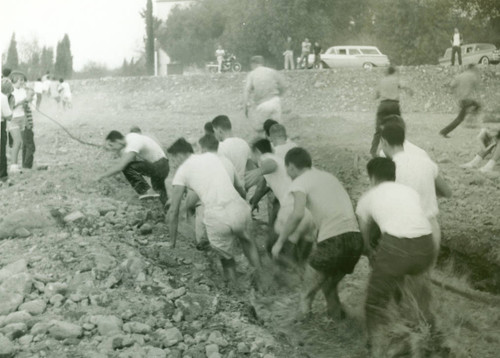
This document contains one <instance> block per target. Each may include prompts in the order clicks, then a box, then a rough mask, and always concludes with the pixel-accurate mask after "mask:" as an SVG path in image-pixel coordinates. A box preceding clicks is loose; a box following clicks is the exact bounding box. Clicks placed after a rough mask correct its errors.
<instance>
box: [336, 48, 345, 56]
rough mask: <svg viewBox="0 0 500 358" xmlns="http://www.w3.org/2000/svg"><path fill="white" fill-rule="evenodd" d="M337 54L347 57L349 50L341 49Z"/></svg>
mask: <svg viewBox="0 0 500 358" xmlns="http://www.w3.org/2000/svg"><path fill="white" fill-rule="evenodd" d="M337 53H338V54H339V55H347V50H346V49H345V48H339V49H338V50H337Z"/></svg>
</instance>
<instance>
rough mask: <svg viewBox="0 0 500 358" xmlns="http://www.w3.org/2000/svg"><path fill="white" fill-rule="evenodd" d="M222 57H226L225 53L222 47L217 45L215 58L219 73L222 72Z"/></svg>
mask: <svg viewBox="0 0 500 358" xmlns="http://www.w3.org/2000/svg"><path fill="white" fill-rule="evenodd" d="M224 56H226V51H224V49H223V48H222V46H221V45H219V46H218V47H217V50H215V58H216V59H217V66H218V67H217V68H218V71H219V73H221V72H222V62H224Z"/></svg>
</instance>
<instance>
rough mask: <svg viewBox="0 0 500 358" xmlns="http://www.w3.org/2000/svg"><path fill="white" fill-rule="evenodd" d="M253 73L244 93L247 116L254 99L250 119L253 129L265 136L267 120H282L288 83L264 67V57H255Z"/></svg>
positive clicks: (276, 72)
mask: <svg viewBox="0 0 500 358" xmlns="http://www.w3.org/2000/svg"><path fill="white" fill-rule="evenodd" d="M250 63H251V66H252V71H251V72H250V73H249V74H248V76H247V79H246V85H245V89H244V92H243V97H244V98H243V100H244V106H245V116H246V117H247V118H248V115H249V109H250V107H251V103H250V99H251V98H252V99H253V101H252V102H253V107H254V109H253V111H252V113H251V114H252V115H251V118H250V121H251V124H252V126H253V129H254V130H255V131H256V132H257V134H258V135H260V136H263V133H262V127H263V124H264V122H265V121H266V120H267V119H274V120H275V121H278V122H279V121H280V120H281V99H280V96H282V95H283V93H285V90H286V83H285V79H284V78H283V77H282V76H281V74H280V73H279V72H278V71H276V70H273V69H272V68H269V67H265V66H264V58H263V57H262V56H254V57H252V59H251V61H250Z"/></svg>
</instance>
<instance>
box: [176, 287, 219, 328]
mask: <svg viewBox="0 0 500 358" xmlns="http://www.w3.org/2000/svg"><path fill="white" fill-rule="evenodd" d="M167 298H168V295H167ZM213 300H214V297H213V296H210V295H205V294H193V293H188V294H186V295H185V296H183V297H181V298H179V299H177V300H176V301H175V306H176V307H177V308H178V309H180V310H181V311H182V313H183V316H184V319H185V320H186V321H188V322H190V321H194V320H195V319H196V318H198V317H199V316H200V315H201V314H203V313H205V314H206V313H208V312H210V311H212V310H214V309H215V307H214V304H213Z"/></svg>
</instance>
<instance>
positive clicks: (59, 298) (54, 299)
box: [49, 293, 64, 307]
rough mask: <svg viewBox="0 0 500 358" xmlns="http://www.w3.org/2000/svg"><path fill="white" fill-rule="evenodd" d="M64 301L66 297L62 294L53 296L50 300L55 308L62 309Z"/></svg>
mask: <svg viewBox="0 0 500 358" xmlns="http://www.w3.org/2000/svg"><path fill="white" fill-rule="evenodd" d="M63 301H64V296H63V295H61V294H60V293H57V294H55V295H54V296H52V297H51V298H50V300H49V302H50V303H51V304H52V305H54V306H55V307H60V306H61V305H62V303H63Z"/></svg>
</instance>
